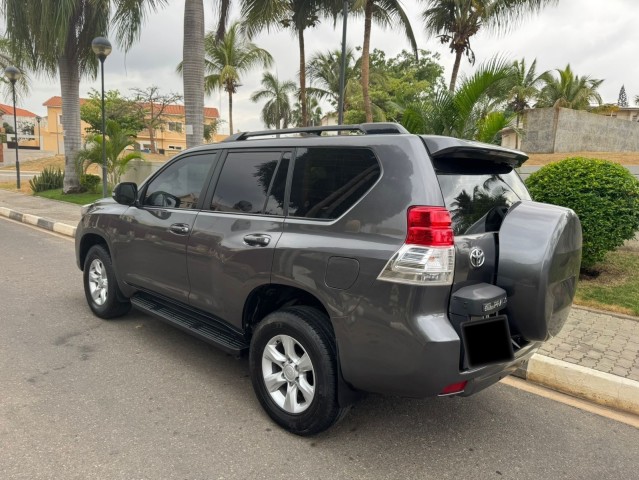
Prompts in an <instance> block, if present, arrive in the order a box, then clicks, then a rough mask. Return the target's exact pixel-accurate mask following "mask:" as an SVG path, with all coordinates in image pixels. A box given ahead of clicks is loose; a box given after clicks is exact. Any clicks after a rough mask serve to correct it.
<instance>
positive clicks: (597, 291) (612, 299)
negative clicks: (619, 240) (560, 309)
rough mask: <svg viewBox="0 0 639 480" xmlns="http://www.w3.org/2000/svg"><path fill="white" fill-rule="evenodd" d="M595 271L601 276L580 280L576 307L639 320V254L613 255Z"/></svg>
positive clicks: (609, 255)
mask: <svg viewBox="0 0 639 480" xmlns="http://www.w3.org/2000/svg"><path fill="white" fill-rule="evenodd" d="M594 268H595V269H596V270H599V271H600V272H601V273H600V275H599V276H598V277H596V278H581V279H580V281H579V285H578V287H577V296H576V299H575V301H576V303H579V304H582V305H586V306H590V307H594V308H600V309H603V310H611V311H614V312H618V313H626V314H629V315H635V316H639V275H637V272H639V252H637V251H632V250H627V249H621V250H617V251H615V252H611V253H609V254H608V255H607V256H606V259H605V260H604V261H603V262H601V263H598V264H597V265H595V267H594Z"/></svg>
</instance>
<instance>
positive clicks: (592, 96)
mask: <svg viewBox="0 0 639 480" xmlns="http://www.w3.org/2000/svg"><path fill="white" fill-rule="evenodd" d="M556 72H557V74H558V76H557V77H555V75H554V74H553V73H552V72H546V73H544V74H543V75H542V76H541V79H542V80H543V82H544V87H543V88H542V89H541V93H540V96H539V101H538V102H537V105H536V107H538V108H539V107H566V108H572V109H575V110H586V109H588V108H589V107H590V105H591V104H592V103H593V102H595V103H597V104H598V105H601V102H602V100H601V95H599V93H598V92H597V88H599V86H600V85H601V84H602V83H603V80H597V79H594V78H590V77H589V76H583V77H580V76H579V75H575V74H574V73H573V71H572V69H571V68H570V65H566V68H565V69H563V70H561V69H557V70H556Z"/></svg>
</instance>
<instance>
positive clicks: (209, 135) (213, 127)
mask: <svg viewBox="0 0 639 480" xmlns="http://www.w3.org/2000/svg"><path fill="white" fill-rule="evenodd" d="M223 123H224V120H220V119H219V118H214V119H212V120H211V121H209V123H205V124H204V127H203V130H204V140H206V141H207V142H211V141H213V140H214V139H215V135H216V134H217V132H218V131H219V130H220V126H221V125H222V124H223Z"/></svg>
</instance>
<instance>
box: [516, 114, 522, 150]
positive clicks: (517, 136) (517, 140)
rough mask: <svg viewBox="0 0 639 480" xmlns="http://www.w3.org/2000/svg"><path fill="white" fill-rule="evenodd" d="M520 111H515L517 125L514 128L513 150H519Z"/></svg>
mask: <svg viewBox="0 0 639 480" xmlns="http://www.w3.org/2000/svg"><path fill="white" fill-rule="evenodd" d="M520 115H521V113H517V127H516V130H515V150H519V116H520Z"/></svg>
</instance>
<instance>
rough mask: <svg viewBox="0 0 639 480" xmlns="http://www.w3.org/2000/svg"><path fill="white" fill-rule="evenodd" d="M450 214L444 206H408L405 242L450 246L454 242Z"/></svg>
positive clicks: (429, 245)
mask: <svg viewBox="0 0 639 480" xmlns="http://www.w3.org/2000/svg"><path fill="white" fill-rule="evenodd" d="M451 223H452V222H451V220H450V214H449V213H448V210H446V209H445V208H444V207H410V208H409V209H408V233H407V235H406V243H407V244H409V245H423V246H428V247H450V246H453V245H454V244H455V243H454V235H453V229H452V228H451Z"/></svg>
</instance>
